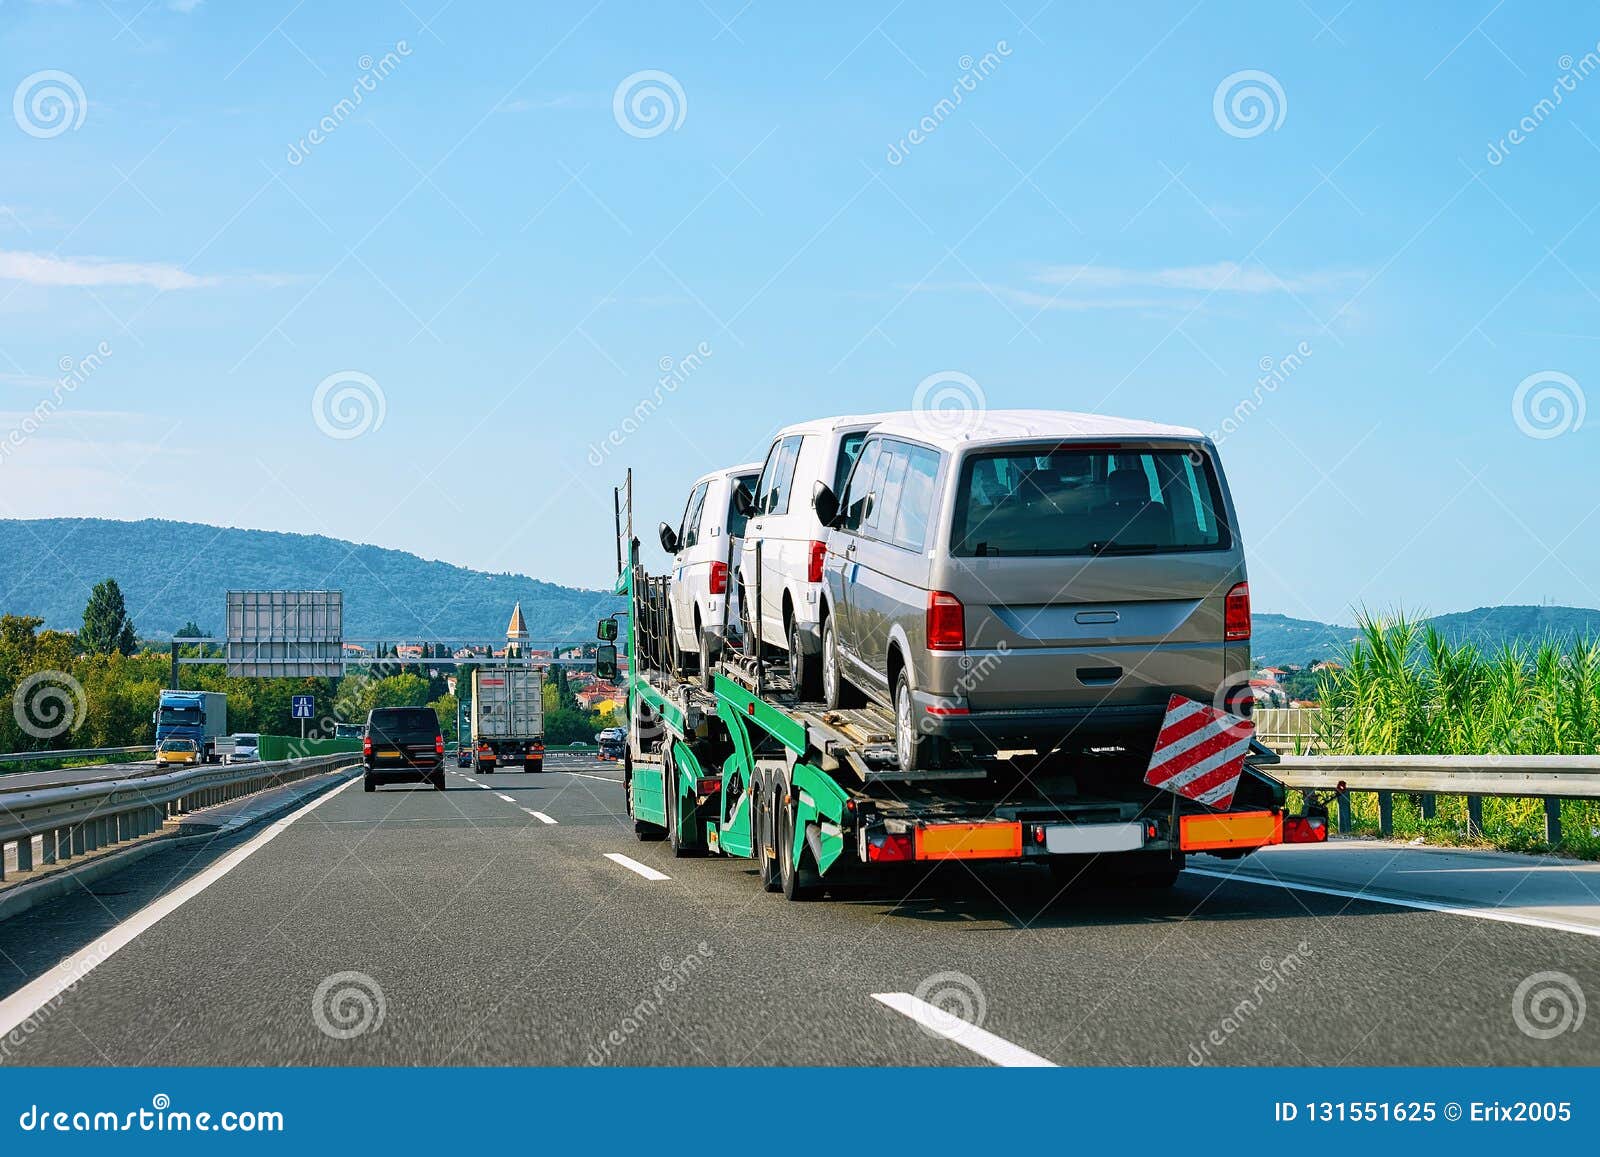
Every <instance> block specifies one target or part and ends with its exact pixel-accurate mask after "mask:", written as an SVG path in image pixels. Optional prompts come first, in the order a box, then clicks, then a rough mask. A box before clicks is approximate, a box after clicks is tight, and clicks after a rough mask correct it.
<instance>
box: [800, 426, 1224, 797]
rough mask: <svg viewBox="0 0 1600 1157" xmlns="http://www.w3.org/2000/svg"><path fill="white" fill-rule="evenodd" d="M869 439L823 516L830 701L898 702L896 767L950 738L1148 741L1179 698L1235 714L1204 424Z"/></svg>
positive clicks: (1220, 542)
mask: <svg viewBox="0 0 1600 1157" xmlns="http://www.w3.org/2000/svg"><path fill="white" fill-rule="evenodd" d="M936 417H937V416H932V417H930V419H929V420H928V421H926V422H919V421H917V420H915V419H907V418H897V419H893V420H890V421H886V422H883V423H882V424H880V425H878V426H876V427H874V428H873V430H872V432H871V433H870V434H869V435H868V436H867V439H866V441H865V443H864V444H863V446H862V448H861V452H860V456H859V457H858V458H857V460H856V463H855V466H854V469H853V470H852V471H851V473H850V476H849V479H848V481H847V482H846V483H845V484H844V490H843V493H842V494H836V493H834V491H833V489H832V488H831V487H829V486H827V485H825V484H819V485H818V486H816V488H815V489H814V492H813V503H814V506H815V508H816V510H817V513H818V516H819V517H820V518H821V519H822V520H823V522H824V523H825V524H827V525H828V527H829V530H828V536H827V551H826V562H825V564H824V572H825V578H824V584H825V590H824V595H823V603H822V606H821V608H820V618H821V629H822V652H823V654H822V668H823V670H822V683H823V698H824V700H825V701H826V702H827V704H828V705H829V706H830V707H837V706H842V705H848V700H849V699H850V698H851V697H852V696H853V695H859V694H864V695H865V696H867V697H868V698H870V699H872V700H874V701H877V702H879V703H881V704H883V705H884V706H887V707H890V708H892V710H893V711H894V716H895V749H896V756H897V758H898V760H899V762H900V766H901V768H902V770H905V771H914V770H918V769H922V768H927V767H934V766H938V765H939V764H940V763H941V762H942V761H944V760H946V759H948V758H949V755H950V749H951V748H952V747H953V746H955V747H961V748H967V749H974V750H979V751H982V750H994V749H997V748H1006V749H1024V750H1025V749H1033V750H1038V751H1049V750H1052V749H1054V748H1056V747H1057V746H1060V745H1064V744H1076V745H1078V746H1083V747H1088V746H1110V745H1123V746H1130V747H1131V746H1133V745H1134V744H1137V743H1149V742H1152V741H1153V739H1154V735H1155V732H1156V730H1157V728H1158V727H1159V724H1160V719H1161V717H1162V715H1163V713H1164V710H1165V707H1166V703H1167V700H1168V698H1169V697H1170V696H1171V695H1172V694H1173V693H1175V692H1176V693H1179V694H1182V695H1186V696H1189V697H1191V698H1195V699H1199V700H1201V701H1202V702H1208V703H1210V702H1215V703H1216V704H1217V705H1219V706H1226V707H1227V708H1228V709H1229V710H1234V711H1240V712H1242V711H1244V710H1246V709H1247V708H1246V707H1245V704H1246V702H1247V700H1248V697H1249V681H1248V674H1249V664H1250V589H1249V586H1248V585H1247V583H1246V580H1245V563H1244V552H1243V550H1242V548H1241V546H1240V543H1239V535H1238V531H1237V529H1236V522H1235V519H1234V512H1233V504H1232V502H1231V500H1230V498H1229V495H1228V488H1227V484H1226V482H1225V481H1224V479H1223V475H1222V468H1221V465H1220V463H1219V462H1218V460H1217V453H1216V447H1215V445H1213V444H1212V443H1211V441H1210V440H1209V439H1207V438H1206V437H1205V436H1204V435H1203V434H1201V433H1200V432H1199V431H1197V430H1190V429H1185V428H1182V427H1175V426H1162V425H1156V424H1153V423H1149V422H1138V421H1129V420H1124V419H1118V418H1107V417H1100V416H1097V415H1089V414H1072V413H1065V412H1059V411H995V412H990V413H988V414H986V415H983V416H982V417H981V418H974V419H973V420H972V421H971V422H968V423H967V424H966V427H965V428H964V429H961V430H959V431H949V430H945V431H940V430H938V429H936V428H934V427H935V426H936V425H937V424H938V423H937V422H936V420H935V418H936Z"/></svg>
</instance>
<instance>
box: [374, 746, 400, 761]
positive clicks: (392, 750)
mask: <svg viewBox="0 0 1600 1157" xmlns="http://www.w3.org/2000/svg"><path fill="white" fill-rule="evenodd" d="M378 754H379V755H381V756H383V757H384V758H386V759H399V758H400V749H399V748H396V747H380V748H378Z"/></svg>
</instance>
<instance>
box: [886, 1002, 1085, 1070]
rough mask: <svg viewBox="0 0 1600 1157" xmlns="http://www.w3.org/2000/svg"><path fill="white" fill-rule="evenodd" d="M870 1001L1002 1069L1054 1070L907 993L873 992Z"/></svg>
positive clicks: (1049, 1063)
mask: <svg viewBox="0 0 1600 1157" xmlns="http://www.w3.org/2000/svg"><path fill="white" fill-rule="evenodd" d="M872 999H873V1000H876V1001H878V1002H879V1003H880V1004H885V1005H888V1006H889V1007H890V1008H892V1009H894V1010H895V1011H896V1012H898V1013H899V1014H900V1015H901V1016H906V1017H910V1018H911V1019H912V1020H914V1021H916V1022H917V1024H918V1025H920V1026H921V1027H922V1028H923V1029H924V1030H925V1031H927V1032H930V1033H933V1034H934V1035H935V1036H941V1037H943V1038H944V1039H945V1040H947V1041H950V1042H952V1043H954V1044H958V1045H960V1046H961V1047H962V1048H964V1049H968V1050H970V1051H971V1052H975V1053H977V1054H978V1055H979V1056H980V1057H982V1058H983V1059H984V1060H986V1061H992V1062H993V1063H995V1064H997V1065H1000V1066H1002V1067H1003V1068H1012V1069H1017V1068H1031V1069H1038V1068H1046V1069H1053V1068H1056V1067H1057V1066H1056V1063H1055V1062H1054V1061H1047V1060H1045V1059H1044V1058H1043V1057H1041V1056H1040V1055H1039V1054H1038V1053H1030V1052H1029V1051H1028V1050H1027V1049H1025V1048H1023V1047H1022V1046H1021V1045H1014V1044H1012V1043H1011V1042H1010V1041H1008V1040H1006V1039H1005V1038H1004V1037H999V1036H995V1034H994V1033H992V1032H990V1031H989V1030H988V1029H985V1028H979V1027H978V1026H977V1025H975V1024H973V1023H972V1022H970V1021H965V1020H962V1019H961V1018H960V1017H959V1016H956V1015H954V1014H953V1013H948V1012H945V1011H944V1009H942V1008H939V1007H938V1006H937V1005H932V1004H929V1003H928V1002H927V1001H925V1000H918V999H917V998H916V997H914V996H912V995H911V994H910V993H909V992H874V993H873V994H872Z"/></svg>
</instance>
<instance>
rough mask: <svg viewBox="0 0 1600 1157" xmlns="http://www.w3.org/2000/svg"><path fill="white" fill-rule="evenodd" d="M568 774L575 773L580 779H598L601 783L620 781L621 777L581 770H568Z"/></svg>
mask: <svg viewBox="0 0 1600 1157" xmlns="http://www.w3.org/2000/svg"><path fill="white" fill-rule="evenodd" d="M567 774H568V775H576V776H578V777H579V778H581V779H598V780H599V781H600V782H601V783H621V782H622V780H621V779H614V778H612V777H611V776H609V775H589V774H587V773H585V772H581V771H569V772H567Z"/></svg>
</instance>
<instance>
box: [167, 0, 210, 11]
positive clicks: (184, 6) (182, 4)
mask: <svg viewBox="0 0 1600 1157" xmlns="http://www.w3.org/2000/svg"><path fill="white" fill-rule="evenodd" d="M205 2H206V0H167V7H168V8H170V9H172V10H173V11H174V12H183V13H186V14H187V13H190V12H193V11H194V10H195V9H196V8H198V7H200V5H202V4H204V3H205Z"/></svg>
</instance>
